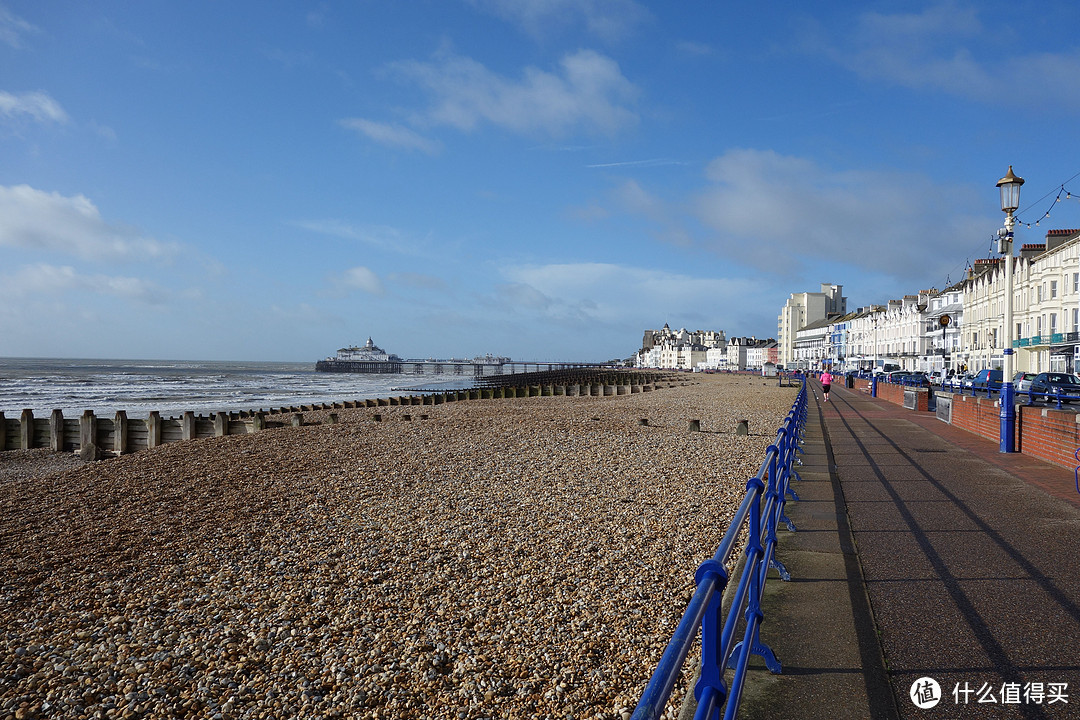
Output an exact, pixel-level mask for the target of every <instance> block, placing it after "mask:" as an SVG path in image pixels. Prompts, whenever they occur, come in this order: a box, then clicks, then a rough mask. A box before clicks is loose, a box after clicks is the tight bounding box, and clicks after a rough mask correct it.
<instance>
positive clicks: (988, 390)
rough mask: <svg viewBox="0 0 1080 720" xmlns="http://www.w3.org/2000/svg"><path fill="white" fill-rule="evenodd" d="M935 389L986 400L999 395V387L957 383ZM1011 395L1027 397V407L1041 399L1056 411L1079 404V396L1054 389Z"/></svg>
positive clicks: (943, 384) (945, 384) (1019, 391)
mask: <svg viewBox="0 0 1080 720" xmlns="http://www.w3.org/2000/svg"><path fill="white" fill-rule="evenodd" d="M932 387H934V388H935V389H937V388H940V389H941V390H944V391H948V392H952V393H956V394H958V395H966V394H969V393H970V394H971V395H973V396H975V397H979V396H980V395H985V396H986V397H987V398H993V397H998V396H1000V395H1001V388H1000V387H973V386H971V385H967V386H962V385H960V384H959V383H956V382H952V383H941V384H940V385H937V384H935V385H933V386H932ZM1013 395H1016V396H1020V395H1027V403H1026V404H1027V405H1034V404H1035V403H1036V402H1037V399H1038V398H1043V400H1044V401H1045V402H1053V403H1055V405H1056V407H1057V409H1058V410H1060V409H1061V408H1062V403H1072V402H1080V395H1069V394H1067V393H1063V392H1061V388H1054V389H1053V390H1039V391H1038V392H1034V393H1033V392H1031V391H1030V390H1013Z"/></svg>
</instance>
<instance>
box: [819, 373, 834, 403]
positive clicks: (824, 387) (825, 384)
mask: <svg viewBox="0 0 1080 720" xmlns="http://www.w3.org/2000/svg"><path fill="white" fill-rule="evenodd" d="M831 388H832V375H830V374H829V371H828V370H825V371H824V372H822V373H821V391H822V392H824V393H825V402H829V390H830V389H831Z"/></svg>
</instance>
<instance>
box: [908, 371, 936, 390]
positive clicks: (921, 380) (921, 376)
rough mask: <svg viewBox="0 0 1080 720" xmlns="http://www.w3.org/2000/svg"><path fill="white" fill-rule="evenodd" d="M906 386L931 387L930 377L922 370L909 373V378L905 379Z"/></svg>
mask: <svg viewBox="0 0 1080 720" xmlns="http://www.w3.org/2000/svg"><path fill="white" fill-rule="evenodd" d="M904 384H905V385H918V386H920V387H930V385H931V381H930V376H929V375H927V374H926V373H924V372H922V371H921V370H919V371H916V372H913V373H908V375H907V377H905V378H904Z"/></svg>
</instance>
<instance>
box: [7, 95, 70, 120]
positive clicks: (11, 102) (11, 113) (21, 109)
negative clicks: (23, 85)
mask: <svg viewBox="0 0 1080 720" xmlns="http://www.w3.org/2000/svg"><path fill="white" fill-rule="evenodd" d="M0 115H2V116H4V117H9V118H17V117H19V116H23V115H28V116H30V117H31V118H33V119H34V120H37V121H38V122H48V121H51V122H57V123H66V122H67V121H68V116H67V113H66V112H64V108H62V107H60V103H58V102H56V101H55V100H53V99H52V98H51V97H50V96H49V94H48V93H45V92H41V91H40V90H39V91H37V92H29V93H22V94H20V95H13V94H11V93H9V92H4V91H2V90H0Z"/></svg>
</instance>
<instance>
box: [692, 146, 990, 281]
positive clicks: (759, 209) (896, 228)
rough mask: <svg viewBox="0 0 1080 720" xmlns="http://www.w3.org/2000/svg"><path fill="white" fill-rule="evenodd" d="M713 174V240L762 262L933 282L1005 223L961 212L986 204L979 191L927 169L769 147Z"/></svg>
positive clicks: (701, 210)
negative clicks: (832, 161)
mask: <svg viewBox="0 0 1080 720" xmlns="http://www.w3.org/2000/svg"><path fill="white" fill-rule="evenodd" d="M706 174H707V179H708V180H709V181H710V182H711V185H710V186H709V187H708V188H707V189H705V190H704V191H703V192H702V193H700V195H699V196H698V197H697V200H696V214H697V219H698V220H700V222H701V223H703V224H704V225H705V226H706V227H707V228H709V229H711V230H712V231H713V233H714V234H713V238H712V239H711V240H710V241H709V245H710V246H711V248H712V249H713V250H714V251H716V252H717V253H718V254H721V255H723V256H724V257H728V258H731V259H733V260H737V261H739V262H742V263H745V264H748V265H752V266H755V267H757V268H759V269H767V270H774V271H776V270H780V271H784V270H790V269H792V268H795V267H799V266H801V265H802V264H803V263H804V262H805V261H806V260H807V259H811V258H812V259H820V260H824V261H827V262H831V263H836V264H847V265H850V266H855V267H860V268H863V269H866V270H871V271H875V272H880V273H884V274H885V275H887V276H890V277H895V278H906V279H911V280H917V281H919V282H924V283H925V282H929V281H930V280H931V279H933V278H935V277H937V271H938V270H939V269H940V267H941V266H946V267H951V266H952V265H954V264H955V259H956V258H957V257H963V256H964V254H965V252H967V250H968V249H969V248H970V247H971V242H972V240H973V239H978V238H979V237H981V236H982V235H985V234H986V232H987V228H988V227H989V228H993V227H995V226H994V225H993V224H992V223H993V222H994V220H995V219H996V218H994V219H986V218H971V217H967V216H964V215H963V214H961V213H958V212H957V210H956V209H957V208H958V207H964V206H972V205H974V204H975V203H976V201H975V200H973V199H972V198H971V192H970V191H969V190H967V189H965V188H957V187H950V186H942V185H937V184H935V183H934V182H932V181H931V180H930V179H929V178H926V177H924V176H921V175H917V174H905V173H899V172H885V171H873V170H840V171H835V170H830V169H828V168H824V167H820V166H818V165H817V164H816V163H814V162H813V161H812V160H808V159H806V158H799V157H791V156H784V155H780V154H778V153H775V152H772V151H759V150H733V151H731V152H729V153H727V154H725V155H723V156H722V157H719V158H717V159H715V160H713V161H712V162H711V163H710V164H709V166H708V168H707V171H706ZM944 274H945V273H944V272H941V275H942V276H944Z"/></svg>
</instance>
